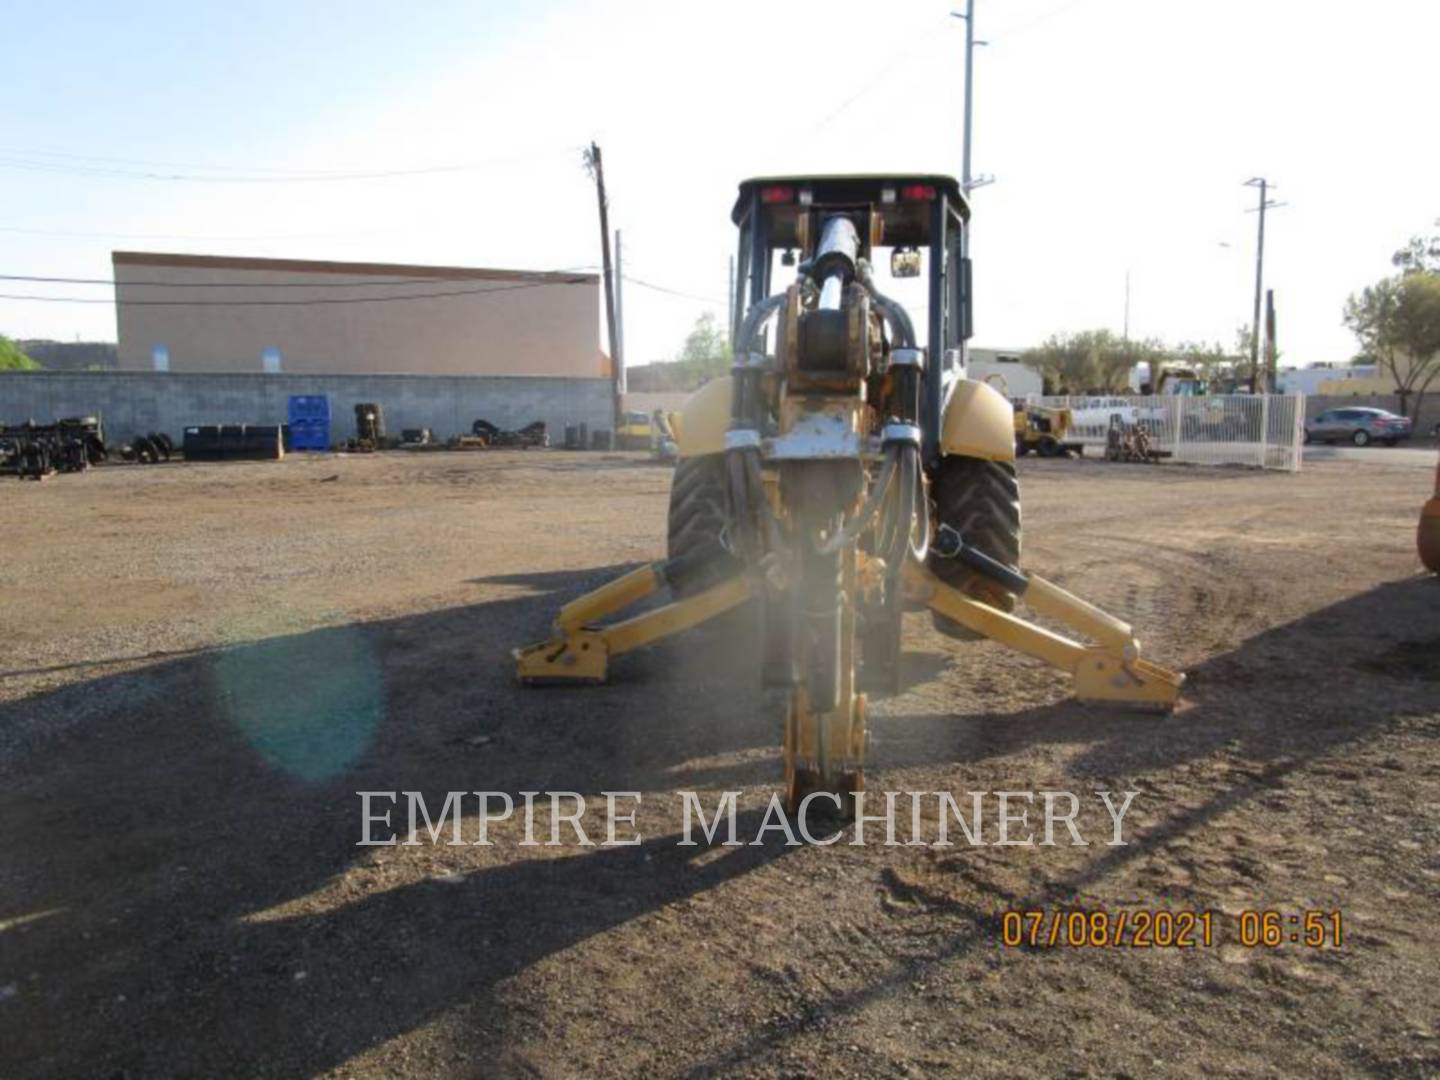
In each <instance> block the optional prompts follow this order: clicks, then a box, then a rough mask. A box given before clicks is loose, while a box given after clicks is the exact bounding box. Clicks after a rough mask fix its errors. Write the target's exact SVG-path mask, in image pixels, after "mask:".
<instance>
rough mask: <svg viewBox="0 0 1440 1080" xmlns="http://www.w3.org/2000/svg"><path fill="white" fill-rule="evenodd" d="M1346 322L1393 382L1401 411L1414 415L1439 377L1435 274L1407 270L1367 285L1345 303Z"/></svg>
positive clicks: (1439, 305) (1439, 298)
mask: <svg viewBox="0 0 1440 1080" xmlns="http://www.w3.org/2000/svg"><path fill="white" fill-rule="evenodd" d="M1345 325H1346V326H1348V327H1349V328H1350V329H1351V331H1352V332H1353V333H1354V334H1355V336H1356V337H1357V338H1358V339H1359V341H1360V346H1361V348H1362V350H1363V351H1364V352H1365V353H1367V354H1369V355H1370V356H1373V357H1374V358H1375V363H1376V366H1377V368H1378V369H1379V371H1380V372H1381V373H1382V374H1385V375H1388V376H1389V377H1390V378H1391V380H1392V381H1393V382H1394V384H1395V393H1396V394H1397V395H1398V396H1399V398H1400V411H1401V412H1402V413H1406V414H1407V415H1411V416H1412V419H1414V418H1417V417H1418V416H1419V413H1420V405H1421V403H1422V402H1423V401H1424V400H1425V392H1426V391H1427V390H1428V389H1429V388H1430V384H1431V383H1432V382H1434V381H1435V378H1436V377H1437V376H1440V273H1437V272H1435V271H1429V270H1419V269H1412V270H1407V271H1404V272H1402V273H1400V274H1397V275H1394V276H1392V277H1387V278H1382V279H1381V280H1380V281H1377V282H1376V283H1375V284H1374V285H1367V286H1366V287H1365V288H1364V289H1362V290H1361V291H1360V292H1359V293H1358V294H1352V295H1351V297H1350V298H1349V299H1348V300H1347V301H1346V302H1345ZM1412 395H1413V396H1414V410H1413V414H1412V412H1411V410H1410V408H1409V404H1410V400H1411V396H1412Z"/></svg>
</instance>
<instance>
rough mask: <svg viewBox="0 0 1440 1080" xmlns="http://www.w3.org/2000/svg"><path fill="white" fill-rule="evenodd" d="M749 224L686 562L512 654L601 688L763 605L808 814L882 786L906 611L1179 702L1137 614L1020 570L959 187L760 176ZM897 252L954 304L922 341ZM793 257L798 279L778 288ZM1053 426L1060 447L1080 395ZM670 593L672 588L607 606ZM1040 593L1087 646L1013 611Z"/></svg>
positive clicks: (1115, 686) (1146, 702)
mask: <svg viewBox="0 0 1440 1080" xmlns="http://www.w3.org/2000/svg"><path fill="white" fill-rule="evenodd" d="M733 220H734V221H735V224H736V225H737V226H738V227H739V231H740V247H739V257H738V259H737V261H736V266H737V277H736V282H735V289H736V295H737V296H738V297H739V298H740V301H741V302H740V304H739V310H738V311H737V313H736V314H737V318H736V321H735V323H734V325H733V326H732V327H731V340H732V347H733V350H734V352H733V365H732V368H731V375H730V376H729V377H726V378H722V379H716V380H714V381H713V382H711V383H709V384H707V385H706V386H704V387H702V388H701V389H700V390H698V391H696V393H695V394H694V395H692V397H691V398H690V399H689V400H688V401H687V402H686V403H685V405H684V407H683V408H682V409H681V410H680V412H679V413H678V414H676V415H675V416H674V417H670V418H668V421H669V423H668V426H669V427H670V429H671V431H672V433H673V435H674V436H675V442H676V445H677V452H678V461H677V463H676V468H675V473H674V478H673V480H672V483H671V491H670V513H669V520H668V523H667V549H668V558H666V559H665V560H664V561H662V562H657V563H654V564H652V565H649V566H645V567H642V568H640V569H639V570H634V571H631V572H630V573H628V574H625V575H624V576H622V577H620V578H618V579H617V580H615V581H612V582H610V583H609V584H607V585H605V586H603V587H601V588H600V589H597V590H595V591H594V592H591V593H590V594H588V595H586V596H583V597H580V598H579V599H577V600H574V601H572V602H571V603H569V604H567V605H565V607H564V608H562V609H561V611H560V613H559V616H558V617H557V618H556V619H555V622H554V624H553V627H552V632H551V636H550V637H549V638H548V639H546V640H545V641H541V642H538V643H536V644H534V645H529V646H526V647H524V648H520V649H516V650H515V651H514V653H513V657H514V661H515V665H516V673H517V675H518V677H519V678H520V679H521V681H522V682H525V683H530V684H540V683H557V682H558V683H577V682H578V683H587V682H588V683H594V682H602V681H604V679H605V678H606V676H607V674H608V672H609V664H610V660H611V659H612V658H613V657H616V656H619V655H622V654H624V653H626V652H628V651H630V650H632V649H636V648H639V647H641V646H643V645H646V644H649V643H651V642H653V641H656V640H658V639H659V638H662V637H665V636H668V635H671V634H675V633H679V632H681V631H683V630H686V629H689V628H691V627H694V626H698V625H699V624H701V623H703V622H705V621H706V620H708V619H711V618H713V617H715V616H717V615H719V614H721V613H722V612H725V611H728V610H730V609H732V608H735V607H737V606H739V605H740V604H743V603H746V602H747V601H751V602H755V603H757V604H759V605H760V611H761V613H762V614H763V616H764V632H763V640H762V642H761V648H760V650H759V653H758V655H757V662H758V665H759V667H760V670H761V681H762V684H763V685H764V686H766V687H770V688H773V689H774V690H776V691H777V692H781V693H783V695H784V700H785V710H784V712H785V715H784V720H783V722H782V725H781V726H782V732H781V739H780V741H781V748H782V755H783V762H784V776H785V788H786V804H787V806H788V808H789V809H790V810H791V811H792V812H796V811H803V809H804V808H805V805H806V802H807V800H808V799H809V798H811V797H812V796H817V795H818V796H826V797H829V798H832V799H833V800H834V801H835V803H836V804H837V805H842V806H843V799H844V797H845V796H847V795H849V794H852V793H855V792H858V791H861V790H863V788H864V783H865V779H864V766H865V755H866V713H867V709H868V695H869V694H870V693H876V692H878V693H887V692H888V693H895V692H898V690H899V687H900V649H901V622H902V613H903V612H904V611H905V609H906V608H907V607H914V606H923V607H928V608H929V609H930V611H931V612H932V615H933V618H934V621H935V625H936V627H937V629H939V630H941V631H942V632H944V633H947V634H951V635H952V636H955V637H959V638H963V639H973V638H975V637H988V638H992V639H993V640H995V641H998V642H1000V643H1002V644H1004V645H1007V646H1009V647H1010V648H1012V649H1016V650H1018V651H1020V652H1023V653H1025V654H1027V655H1029V656H1033V657H1036V658H1037V659H1040V660H1042V661H1044V662H1045V663H1048V664H1051V665H1053V666H1055V667H1057V668H1060V669H1061V670H1063V671H1066V672H1068V673H1069V674H1070V675H1071V676H1072V678H1073V680H1074V686H1075V690H1076V693H1077V695H1078V696H1079V697H1081V698H1083V699H1086V700H1095V701H1108V702H1124V703H1130V704H1136V705H1142V706H1149V707H1154V708H1159V709H1168V708H1170V707H1172V706H1173V705H1174V704H1175V703H1176V701H1177V700H1178V699H1179V695H1180V688H1181V687H1182V685H1183V684H1184V676H1183V675H1180V674H1177V673H1175V672H1171V671H1168V670H1166V669H1165V668H1163V667H1160V666H1158V665H1156V664H1154V663H1151V662H1150V661H1148V660H1146V659H1143V658H1142V657H1141V655H1140V653H1141V650H1140V644H1139V642H1138V641H1137V640H1136V639H1135V636H1134V633H1133V632H1132V630H1131V628H1130V627H1129V626H1128V625H1127V624H1126V623H1124V622H1122V621H1121V620H1119V619H1116V618H1114V617H1113V616H1110V615H1108V614H1106V613H1105V612H1103V611H1101V610H1099V609H1098V608H1096V607H1094V606H1093V605H1091V604H1088V603H1086V602H1085V601H1083V600H1081V599H1079V598H1078V597H1076V596H1073V595H1071V594H1070V593H1068V592H1066V591H1065V590H1064V589H1061V588H1059V587H1058V586H1056V585H1054V584H1052V583H1050V582H1048V581H1045V580H1044V579H1043V578H1041V577H1038V576H1037V575H1035V574H1030V573H1024V572H1022V571H1021V569H1020V503H1019V482H1018V479H1017V476H1016V471H1015V456H1016V453H1017V450H1018V449H1019V448H1020V447H1021V446H1022V445H1025V446H1026V447H1027V448H1028V444H1026V443H1024V440H1022V439H1019V438H1017V436H1018V435H1019V434H1020V429H1019V427H1018V426H1017V414H1016V412H1015V410H1014V408H1013V406H1012V405H1011V403H1010V402H1009V401H1008V400H1006V398H1005V397H1004V395H1002V394H1001V393H999V392H998V391H996V390H995V389H994V388H993V387H991V386H989V385H987V384H984V383H979V382H974V381H971V380H967V379H964V378H962V377H961V372H962V371H963V370H964V354H965V340H966V339H967V338H968V337H969V335H970V309H969V303H970V297H971V296H972V295H973V293H972V286H971V282H970V264H969V259H968V257H967V255H966V242H965V234H966V230H967V228H968V220H969V207H968V205H967V204H966V202H965V199H964V196H963V195H962V194H961V192H960V189H959V185H958V184H957V183H956V182H955V180H954V179H953V178H951V177H942V176H906V175H865V176H837V177H793V178H779V179H762V180H751V181H747V182H746V183H744V184H742V185H741V188H740V198H739V200H738V201H737V203H736V206H735V211H734V214H733ZM885 248H888V249H890V259H889V263H890V276H891V277H897V278H908V277H917V276H920V275H921V273H922V272H923V273H928V275H929V281H928V282H927V283H926V284H927V285H928V295H929V296H931V297H943V298H947V300H946V302H945V303H932V304H930V305H929V310H928V327H927V329H928V334H927V336H926V344H925V345H924V346H922V345H921V342H920V335H919V334H917V333H916V329H915V326H914V324H913V323H912V322H911V319H910V316H909V314H908V313H907V312H906V311H905V309H904V307H903V306H902V305H901V304H899V303H898V302H896V301H895V300H893V299H891V298H890V297H888V296H886V295H885V294H884V293H882V292H881V291H880V289H879V285H878V278H877V274H876V271H875V268H874V265H873V263H874V262H875V261H877V258H878V254H879V252H880V251H881V250H883V249H885ZM797 255H798V258H797V257H796V256H797ZM777 256H780V257H779V258H777ZM777 265H784V266H789V265H795V266H797V272H796V279H795V281H794V282H793V283H792V284H790V285H789V286H788V287H786V288H783V289H779V290H777V291H775V292H773V293H772V292H771V288H770V282H771V276H772V274H773V273H774V272H775V267H776V266H777ZM771 320H774V323H775V329H774V334H773V338H772V337H771V336H770V334H769V332H768V331H767V329H766V328H767V325H768V324H769V323H770V322H771ZM1046 412H1048V413H1049V415H1048V416H1047V415H1045V413H1046ZM1041 419H1043V420H1044V421H1045V423H1046V424H1047V425H1049V426H1050V428H1051V430H1050V431H1048V432H1042V434H1045V435H1049V436H1050V437H1051V438H1053V439H1055V441H1056V444H1057V445H1059V446H1061V447H1063V445H1064V444H1063V441H1062V437H1063V432H1064V431H1065V430H1068V426H1069V413H1068V410H1046V411H1045V412H1040V411H1037V413H1036V424H1037V426H1038V423H1039V421H1040V420H1041ZM1030 422H1031V421H1030V420H1029V419H1028V418H1027V419H1026V421H1025V423H1026V426H1027V429H1028V427H1029V425H1030ZM1056 427H1058V428H1059V429H1060V432H1061V436H1062V437H1057V434H1056V431H1055V428H1056ZM1039 445H1040V443H1039V440H1037V441H1036V446H1037V448H1038V447H1039ZM1046 445H1049V444H1048V443H1047V444H1046ZM662 588H663V589H668V591H669V593H670V595H671V602H670V603H668V604H665V605H662V606H660V607H656V608H653V609H650V610H647V611H645V612H643V613H641V614H639V615H636V616H633V617H631V618H622V619H620V620H619V621H614V622H607V621H606V620H608V619H611V618H612V617H614V616H617V615H618V614H619V613H620V612H621V611H622V610H623V609H625V608H626V607H628V606H630V605H631V604H634V603H636V602H638V601H640V600H643V599H645V598H647V597H649V596H651V595H652V594H654V593H656V592H657V591H658V590H661V589H662ZM1022 602H1023V603H1024V604H1025V605H1026V606H1028V607H1029V608H1030V609H1031V610H1032V611H1034V612H1035V613H1036V614H1038V615H1041V616H1044V617H1045V618H1046V619H1048V620H1051V621H1052V622H1053V623H1059V624H1061V625H1064V626H1066V627H1069V628H1070V629H1071V630H1072V631H1074V632H1075V634H1076V635H1077V637H1076V638H1072V637H1068V636H1066V635H1064V634H1060V633H1056V632H1055V631H1053V630H1050V629H1046V628H1044V627H1041V626H1038V625H1036V624H1034V623H1031V622H1028V621H1026V620H1025V619H1022V618H1020V617H1018V616H1016V615H1015V614H1013V611H1014V608H1015V606H1016V604H1017V603H1022ZM1080 638H1083V639H1085V640H1080Z"/></svg>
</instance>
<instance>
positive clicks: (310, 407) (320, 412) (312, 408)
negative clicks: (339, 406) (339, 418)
mask: <svg viewBox="0 0 1440 1080" xmlns="http://www.w3.org/2000/svg"><path fill="white" fill-rule="evenodd" d="M304 420H320V421H323V422H324V423H325V424H326V425H327V426H328V425H329V423H330V397H329V395H327V394H291V395H290V423H291V424H292V425H293V424H295V423H297V422H299V421H304Z"/></svg>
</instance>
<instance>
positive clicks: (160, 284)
mask: <svg viewBox="0 0 1440 1080" xmlns="http://www.w3.org/2000/svg"><path fill="white" fill-rule="evenodd" d="M594 269H595V267H594V266H567V267H565V268H564V269H561V270H515V271H511V272H510V273H513V274H514V275H517V276H518V275H522V274H574V273H579V272H580V271H582V270H594ZM307 272H309V271H304V270H289V271H282V273H307ZM327 272H328V271H327ZM475 280H476V278H475V276H474V275H473V274H472V275H465V276H462V277H394V278H383V277H382V278H375V279H373V280H371V281H117V280H115V279H113V278H78V277H41V276H39V275H34V274H0V281H31V282H40V283H43V284H47V285H110V286H116V287H122V288H136V287H141V288H152V289H358V288H368V287H372V286H378V285H433V284H448V283H452V282H463V281H475ZM482 280H483V279H482ZM542 284H543V282H542Z"/></svg>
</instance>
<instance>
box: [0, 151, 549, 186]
mask: <svg viewBox="0 0 1440 1080" xmlns="http://www.w3.org/2000/svg"><path fill="white" fill-rule="evenodd" d="M566 152H568V151H566ZM560 153H561V151H559V150H546V151H540V152H535V153H530V154H520V155H510V156H508V157H499V158H490V159H487V160H482V161H467V162H459V163H455V164H447V165H430V166H424V167H421V168H416V169H390V168H377V169H366V170H354V171H345V172H340V171H336V172H303V171H296V172H288V173H287V172H282V171H280V170H266V169H258V168H256V169H251V170H249V173H248V174H243V175H242V174H236V175H207V174H206V173H205V172H204V171H203V170H207V169H209V170H211V172H212V173H214V172H220V171H222V170H223V169H228V168H230V167H229V166H225V167H219V168H217V167H215V166H206V165H192V166H176V167H177V168H180V169H188V170H192V171H182V172H173V173H172V172H153V171H149V170H142V169H126V168H115V167H112V166H108V165H84V164H80V163H78V162H77V163H74V164H71V163H68V162H64V161H37V160H34V159H33V158H25V157H14V156H5V155H6V152H5V151H0V169H18V170H21V171H27V172H38V173H46V174H58V175H65V176H84V177H93V178H99V179H113V180H160V181H185V182H190V183H210V184H302V183H330V182H335V181H352V180H389V179H395V178H398V177H409V176H432V175H438V174H443V173H457V172H468V171H472V170H474V169H481V168H489V167H493V166H495V165H502V164H508V163H511V162H517V161H532V160H535V159H536V158H541V157H550V156H552V155H553V156H559V154H560ZM80 160H82V161H83V160H84V159H80ZM94 160H103V159H94ZM157 167H158V166H157ZM194 170H201V171H194Z"/></svg>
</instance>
